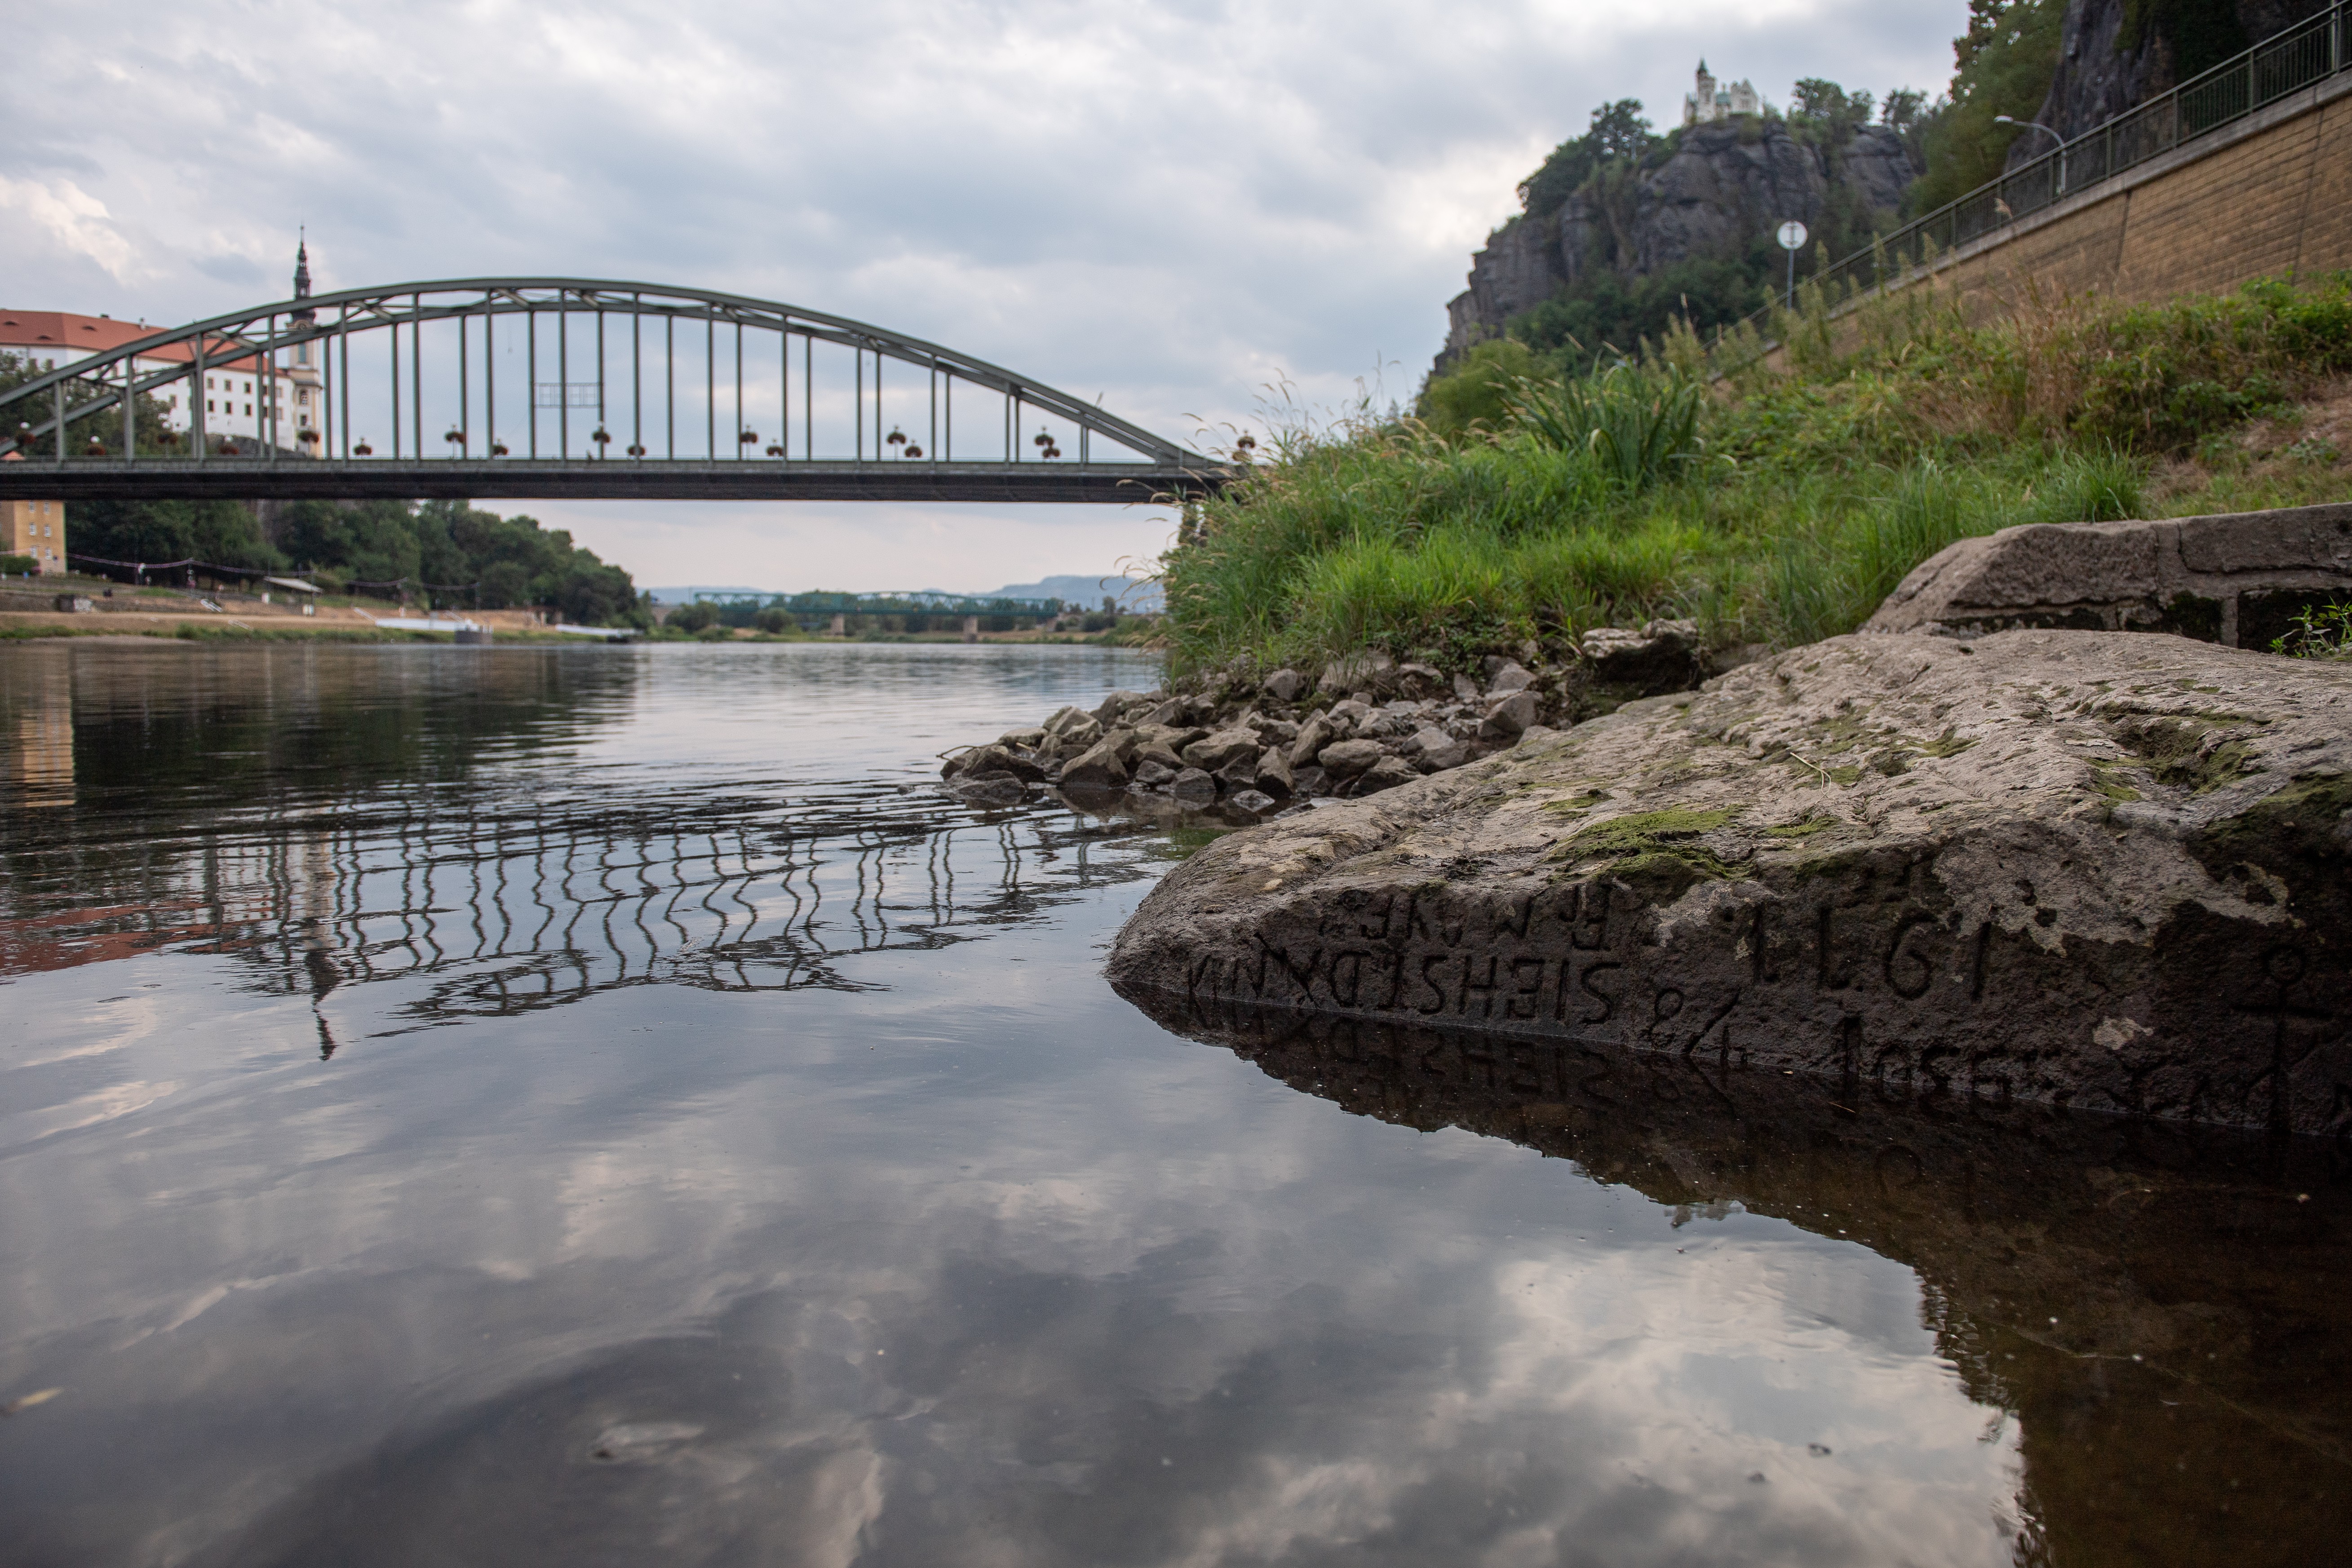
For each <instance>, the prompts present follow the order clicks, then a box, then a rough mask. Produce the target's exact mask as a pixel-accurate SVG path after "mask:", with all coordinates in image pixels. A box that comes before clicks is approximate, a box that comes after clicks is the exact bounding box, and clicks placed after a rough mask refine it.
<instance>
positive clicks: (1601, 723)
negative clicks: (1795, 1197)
mask: <svg viewBox="0 0 2352 1568" xmlns="http://www.w3.org/2000/svg"><path fill="white" fill-rule="evenodd" d="M2347 960H2352V667H2347V666H2345V665H2341V664H2334V663H2327V662H2321V661H2306V660H2293V659H2283V658H2274V657H2272V656H2268V655H2263V654H2258V653H2252V652H2242V651H2236V650H2231V649H2226V648H2221V647H2213V646H2210V645H2207V644H2200V643H2196V642H2191V641H2189V640H2187V639H2183V638H2179V637H2163V636H2150V635H2146V634H2120V633H2103V632H2071V631H2012V632H2002V633H1997V634H1993V635H1990V636H1988V637H1983V638H1982V639H1980V640H1978V641H1976V642H1973V643H1967V642H1958V641H1954V640H1951V639H1948V638H1940V637H1916V636H1910V637H1906V636H1853V637H1838V638H1833V639H1832V640H1831V641H1829V642H1826V643H1822V644H1818V645H1815V646H1812V647H1802V648H1798V649H1794V650H1791V651H1790V652H1788V653H1784V654H1780V655H1778V656H1776V657H1774V658H1769V659H1767V660H1764V661H1761V662H1759V663H1757V664H1753V665H1749V666H1748V667H1746V668H1741V669H1738V670H1736V671H1734V672H1733V673H1731V674H1730V675H1728V676H1725V677H1723V678H1721V679H1718V680H1717V681H1716V682H1714V683H1712V685H1711V687H1710V689H1708V690H1706V691H1705V692H1702V693H1696V694H1685V695H1681V696H1674V697H1661V698H1652V699H1649V700H1643V701H1639V702H1634V703H1632V704H1629V705H1627V706H1626V707H1624V708H1622V709H1620V710H1618V711H1617V712H1615V713H1614V714H1612V715H1610V716H1609V717H1606V718H1603V719H1599V720H1595V721H1591V722H1590V723H1587V724H1583V725H1580V726H1579V727H1577V728H1576V729H1574V730H1572V731H1567V732H1565V733H1564V734H1560V735H1558V736H1555V737H1551V738H1549V739H1543V740H1540V741H1538V742H1536V743H1533V744H1524V745H1522V746H1520V747H1518V748H1517V749H1515V750H1514V751H1512V752H1509V753H1507V754H1506V755H1503V756H1497V757H1494V758H1490V759H1488V760H1487V761H1486V762H1483V763H1472V764H1470V765H1468V766H1466V767H1464V768H1460V769H1457V770H1455V771H1454V772H1452V773H1439V774H1434V775H1432V776H1430V777H1427V778H1423V779H1421V780H1419V781H1418V782H1416V783H1414V784H1407V785H1405V786H1403V787H1401V788H1398V789H1394V790H1390V791H1387V792H1385V793H1383V794H1381V795H1378V796H1377V797H1375V798H1372V799H1370V800H1363V801H1357V802H1350V803H1349V804H1346V805H1339V806H1334V807H1328V808H1325V809H1322V810H1318V811H1316V812H1313V813H1309V814H1302V815H1301V816H1297V817H1294V818H1288V819H1285V820H1283V821H1280V822H1276V823H1274V824H1272V825H1269V826H1265V827H1263V828H1260V829H1258V830H1255V831H1253V832H1250V833H1245V834H1239V835H1234V836H1233V837H1227V838H1223V839H1221V840H1219V841H1217V842H1216V843H1214V844H1212V845H1210V846H1208V847H1205V848H1203V849H1202V850H1201V851H1200V852H1199V853H1198V854H1196V855H1194V856H1193V857H1192V858H1191V859H1189V860H1187V861H1186V862H1185V863H1184V864H1183V865H1182V866H1181V867H1179V868H1176V870H1174V871H1173V872H1171V874H1170V875H1169V877H1168V878H1167V879H1165V880H1164V881H1163V882H1162V883H1161V884H1160V887H1159V888H1158V889H1155V890H1154V891H1153V892H1152V894H1151V896H1150V898H1149V899H1147V900H1145V902H1144V904H1143V906H1142V907H1141V909H1140V910H1138V912H1137V914H1136V915H1135V917H1134V918H1133V919H1132V920H1131V921H1129V923H1128V925H1127V928H1126V929H1125V930H1124V931H1121V933H1120V935H1119V939H1118V946H1117V948H1116V950H1115V952H1114V953H1113V956H1112V959H1111V963H1110V973H1111V976H1112V978H1113V980H1114V981H1115V982H1116V983H1117V984H1119V985H1120V986H1121V987H1122V988H1129V989H1132V988H1136V987H1144V988H1152V989H1157V990H1160V991H1164V992H1176V993H1188V994H1192V995H1196V996H1199V995H1223V996H1229V997H1234V998H1239V999H1242V1000H1245V1001H1248V1002H1251V1003H1254V1004H1258V1005H1274V1006H1280V1007H1288V1008H1293V1009H1299V1010H1306V1011H1313V1012H1328V1013H1339V1014H1349V1015H1357V1016H1370V1017H1388V1018H1398V1019H1404V1020H1412V1019H1416V1018H1421V1019H1427V1020H1432V1021H1451V1022H1453V1023H1455V1024H1461V1025H1467V1026H1475V1027H1478V1028H1483V1029H1488V1030H1505V1031H1513V1032H1517V1033H1521V1034H1526V1035H1530V1036H1537V1037H1546V1038H1549V1039H1552V1040H1555V1041H1557V1042H1559V1043H1560V1044H1562V1045H1564V1046H1570V1047H1574V1046H1579V1045H1583V1044H1587V1043H1590V1044H1591V1045H1594V1046H1596V1047H1601V1046H1614V1047H1633V1048H1638V1049H1646V1050H1654V1051H1663V1052H1668V1053H1672V1054H1673V1055H1675V1056H1676V1057H1678V1058H1685V1059H1687V1060H1692V1061H1705V1062H1706V1063H1708V1064H1710V1068H1711V1070H1718V1071H1721V1072H1724V1073H1727V1074H1739V1073H1799V1074H1809V1075H1813V1076H1816V1077H1819V1078H1822V1079H1828V1080H1830V1081H1832V1083H1835V1084H1836V1085H1838V1086H1839V1088H1840V1092H1841V1096H1842V1102H1843V1103H1844V1104H1846V1105H1849V1106H1859V1105H1861V1104H1862V1103H1863V1102H1862V1101H1861V1100H1854V1099H1853V1098H1852V1097H1853V1096H1854V1095H1858V1094H1859V1095H1865V1096H1867V1095H1902V1096H1921V1097H1927V1098H1936V1099H1941V1100H1948V1101H1953V1102H1957V1103H1958V1104H1960V1105H1963V1106H1965V1105H1969V1104H1980V1105H2000V1104H2004V1103H2007V1102H2009V1101H2011V1100H2032V1101H2042V1102H2048V1103H2057V1104H2071V1105H2074V1106H2075V1107H2078V1108H2085V1109H2093V1110H2105V1111H2113V1112H2119V1113H2124V1114H2128V1115H2136V1116H2147V1117H2156V1118H2171V1119H2183V1120H2189V1121H2212V1122H2222V1123H2230V1124H2236V1125H2241V1126H2247V1127H2256V1128H2264V1127H2267V1128H2274V1129H2293V1130H2295V1131H2306V1132H2322V1131H2326V1132H2335V1131H2347V1130H2352V1037H2347V1024H2352V963H2347Z"/></svg>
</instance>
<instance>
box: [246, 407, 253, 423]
mask: <svg viewBox="0 0 2352 1568" xmlns="http://www.w3.org/2000/svg"><path fill="white" fill-rule="evenodd" d="M245 416H246V417H247V419H250V418H252V417H253V405H252V404H250V403H248V404H247V405H245Z"/></svg>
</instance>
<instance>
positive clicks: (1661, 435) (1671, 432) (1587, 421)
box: [1512, 366, 1704, 491]
mask: <svg viewBox="0 0 2352 1568" xmlns="http://www.w3.org/2000/svg"><path fill="white" fill-rule="evenodd" d="M1522 392H1523V401H1521V402H1520V403H1519V404H1518V405H1516V406H1515V407H1514V408H1513V409H1512V418H1513V420H1514V422H1515V423H1517V426H1518V427H1519V428H1520V429H1522V430H1524V431H1526V432H1527V433H1528V435H1530V436H1532V437H1535V438H1536V439H1537V440H1538V441H1540V442H1541V443H1543V444H1544V445H1545V446H1547V447H1553V448H1555V449H1557V450H1559V451H1563V452H1574V453H1578V454H1580V455H1582V456H1584V457H1586V458H1590V459H1591V463H1592V466H1593V468H1594V469H1595V471H1596V472H1597V473H1599V475H1600V476H1601V478H1602V479H1606V480H1607V481H1608V482H1610V483H1612V484H1613V485H1615V486H1617V487H1618V488H1619V489H1623V490H1629V491H1632V490H1644V489H1649V488H1650V487H1651V486H1652V485H1654V484H1656V483H1657V482H1658V481H1659V480H1661V479H1672V478H1675V477H1678V476H1680V475H1681V474H1682V473H1684V472H1685V470H1686V469H1688V468H1689V467H1690V466H1691V464H1693V463H1695V462H1696V461H1697V460H1698V415H1699V405H1700V403H1701V402H1702V400H1703V397H1704V394H1703V392H1702V390H1701V388H1700V386H1699V384H1697V383H1696V382H1694V381H1685V380H1684V379H1683V378H1682V377H1680V376H1677V375H1666V376H1643V375H1639V374H1635V373H1633V371H1631V370H1629V369H1627V368H1625V367H1623V366H1618V367H1616V368H1614V369H1612V370H1610V371H1607V372H1606V373H1604V374H1601V375H1598V376H1595V377H1593V378H1592V379H1591V380H1589V381H1569V382H1565V383H1562V384H1557V385H1552V386H1536V385H1528V386H1526V387H1524V388H1523V389H1522Z"/></svg>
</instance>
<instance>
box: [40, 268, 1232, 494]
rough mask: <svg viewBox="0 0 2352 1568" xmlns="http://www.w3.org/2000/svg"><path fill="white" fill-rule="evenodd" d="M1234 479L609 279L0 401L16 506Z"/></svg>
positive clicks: (219, 339)
mask: <svg viewBox="0 0 2352 1568" xmlns="http://www.w3.org/2000/svg"><path fill="white" fill-rule="evenodd" d="M649 340H653V341H649ZM682 370H683V371H684V372H685V373H686V374H685V376H684V380H683V384H681V371H682ZM886 370H887V372H888V373H889V374H887V375H886ZM224 375H235V376H236V378H237V379H238V380H239V382H240V383H248V384H250V385H251V386H252V387H253V394H252V396H251V400H250V401H251V405H252V409H253V410H254V411H253V412H251V413H250V414H249V415H247V416H231V429H230V431H229V432H227V433H225V431H224V429H223V427H222V417H223V416H220V415H219V414H217V413H215V412H214V411H213V410H212V409H211V408H210V407H208V404H210V403H213V402H215V401H217V400H218V395H217V393H215V397H214V398H211V399H208V398H207V397H206V395H205V394H206V393H207V392H208V391H213V390H214V389H213V388H212V387H211V386H210V385H209V384H208V383H209V381H212V380H217V379H220V378H221V377H222V376H224ZM960 389H961V402H960V401H959V390H960ZM159 395H160V396H163V397H166V398H173V399H176V398H177V397H179V396H182V395H184V397H185V398H186V409H187V415H186V417H185V419H184V422H180V423H177V424H176V425H175V423H174V421H173V420H172V419H171V418H170V417H168V416H167V417H166V418H165V419H164V420H163V421H162V422H161V423H160V424H159V422H158V421H157V420H156V419H155V418H154V417H153V416H152V413H151V414H150V415H147V416H142V414H141V412H140V403H141V399H142V397H152V396H159ZM298 399H299V406H298V405H297V400H298ZM238 401H239V402H244V401H246V400H245V399H243V398H240V399H239V400H238ZM231 406H232V407H234V406H236V405H234V404H232V405H231ZM97 416H103V417H102V418H101V419H100V429H101V430H102V431H103V432H104V434H101V435H100V436H96V437H90V438H89V439H88V440H87V441H86V442H80V443H78V444H77V445H75V446H74V447H73V448H72V449H69V446H68V438H67V432H68V426H75V427H80V426H83V425H84V424H85V422H87V421H89V420H90V419H92V418H93V417H97ZM236 426H247V427H249V429H250V431H251V432H252V433H251V434H244V433H242V432H239V431H237V430H236ZM1033 426H1034V428H1033ZM1065 441H1066V442H1067V443H1068V445H1067V446H1065V445H1064V443H1065ZM1223 478H1224V474H1223V471H1222V469H1221V468H1219V466H1218V465H1217V463H1216V462H1215V461H1214V460H1213V459H1212V458H1208V457H1205V456H1203V455H1202V454H1200V453H1197V452H1193V451H1191V450H1189V449H1187V448H1185V447H1181V446H1180V445H1178V444H1177V443H1175V442H1172V441H1170V440H1167V439H1165V438H1164V437H1160V436H1158V435H1155V434H1154V433H1152V432H1151V431H1149V430H1146V429H1144V428H1142V427H1141V426H1137V425H1133V424H1130V423H1129V422H1128V421H1126V420H1124V419H1121V418H1119V417H1118V416H1115V415H1112V414H1110V413H1109V412H1108V411H1107V410H1105V409H1103V408H1102V407H1101V406H1099V405H1098V404H1094V403H1088V402H1087V401H1086V400H1085V399H1083V398H1079V397H1076V396H1074V395H1071V394H1069V393H1066V392H1063V391H1061V390H1059V389H1057V388H1055V387H1053V386H1051V385H1048V384H1045V383H1044V382H1041V381H1038V380H1035V379H1034V378H1032V377H1029V376H1025V375H1023V374H1019V373H1017V372H1014V371H1011V370H1008V369H1005V368H1004V367H1003V366H1001V365H996V364H992V363H989V362H987V361H985V360H981V359H977V358H974V357H973V356H971V355H969V354H965V353H961V352H959V351H957V350H954V349H950V348H947V347H945V346H943V345H941V344H939V343H933V342H925V341H924V340H922V339H919V338H914V337H910V336H908V335H907V334H905V333H903V332H898V331H892V330H890V329H888V328H885V327H878V326H875V325H873V324H871V323H869V322H865V321H853V320H851V319H849V318H847V317H844V316H835V315H830V314H827V313H825V312H823V311H817V310H804V309H803V308H801V307H799V306H796V305H787V304H782V303H779V302H777V301H774V300H757V299H752V298H750V297H747V296H743V295H737V294H727V293H721V292H719V291H716V290H712V289H695V288H685V287H677V286H673V285H659V284H651V283H638V282H614V281H607V280H599V279H578V278H471V279H443V280H439V281H433V282H413V283H401V284H395V285H392V286H389V287H383V288H373V289H345V290H342V291H341V292H338V293H331V294H322V295H319V296H316V297H310V296H308V295H307V294H302V293H298V295H297V297H296V298H294V299H291V300H278V301H277V302H274V303H271V304H266V305H259V306H256V307H253V308H252V309H249V310H236V311H231V312H229V313H227V314H225V315H220V316H215V317H213V318H211V319H210V320H207V321H192V322H190V323H188V324H187V325H185V326H181V327H174V328H171V329H169V330H166V331H158V332H154V333H151V334H149V335H147V336H144V337H142V338H139V339H137V340H135V341H133V342H127V343H123V344H121V345H120V346H118V347H115V348H112V349H109V350H106V351H103V352H101V353H93V354H89V355H88V356H86V357H83V358H80V359H78V360H75V361H73V362H71V363H68V364H65V365H61V366H59V367H58V368H57V369H55V370H50V371H45V372H42V373H41V374H37V375H36V376H35V377H34V378H33V379H32V380H30V381H28V382H26V384H23V385H21V386H18V387H16V388H15V389H13V390H11V391H9V392H7V393H5V394H0V499H13V498H15V497H17V496H24V497H32V496H41V497H45V498H46V497H55V498H62V499H65V500H78V499H79V500H88V499H97V498H100V497H104V498H111V499H126V500H128V499H144V500H155V499H168V498H205V497H227V496H234V497H238V498H256V497H261V498H280V499H296V498H309V497H321V498H329V499H344V498H352V499H357V498H370V497H399V498H404V499H405V498H431V497H456V498H465V499H489V498H499V497H533V498H541V499H625V498H637V499H708V500H750V499H771V500H772V499H799V500H1020V501H1036V500H1062V501H1142V500H1154V499H1160V498H1167V499H1179V498H1191V497H1194V496H1198V495H1201V494H1202V493H1204V492H1206V491H1208V490H1210V489H1214V488H1216V486H1217V485H1218V484H1219V483H1220V482H1222V480H1223Z"/></svg>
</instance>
